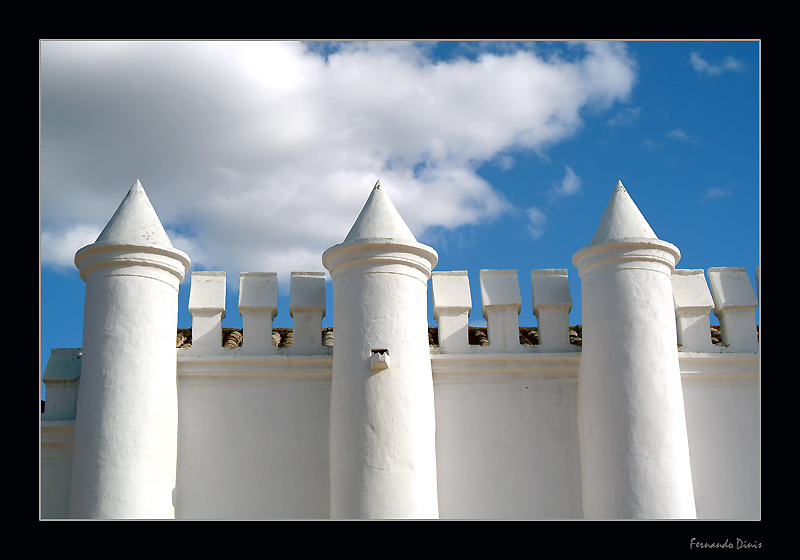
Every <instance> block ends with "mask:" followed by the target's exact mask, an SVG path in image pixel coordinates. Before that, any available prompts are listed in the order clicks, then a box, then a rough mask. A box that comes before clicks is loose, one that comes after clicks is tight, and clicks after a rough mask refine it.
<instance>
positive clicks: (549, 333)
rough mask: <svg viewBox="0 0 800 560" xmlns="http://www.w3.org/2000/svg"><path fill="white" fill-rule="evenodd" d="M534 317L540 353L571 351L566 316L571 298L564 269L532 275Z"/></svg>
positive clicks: (536, 271)
mask: <svg viewBox="0 0 800 560" xmlns="http://www.w3.org/2000/svg"><path fill="white" fill-rule="evenodd" d="M531 297H532V301H533V314H534V315H535V316H536V320H537V322H538V323H539V328H538V331H537V333H538V342H539V349H540V350H541V351H542V352H564V351H568V350H570V349H571V348H572V347H571V345H570V332H569V312H570V310H571V309H572V295H571V294H570V291H569V280H568V278H567V270H566V269H542V270H532V271H531Z"/></svg>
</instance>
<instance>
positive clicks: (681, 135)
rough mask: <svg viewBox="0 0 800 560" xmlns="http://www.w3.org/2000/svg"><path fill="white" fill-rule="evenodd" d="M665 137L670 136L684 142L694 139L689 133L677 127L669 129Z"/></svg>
mask: <svg viewBox="0 0 800 560" xmlns="http://www.w3.org/2000/svg"><path fill="white" fill-rule="evenodd" d="M667 138H671V139H672V140H683V141H686V142H692V141H693V140H694V139H693V138H692V137H691V136H690V135H689V134H687V133H686V132H684V131H683V130H681V129H679V128H675V129H673V130H670V131H669V132H668V133H667Z"/></svg>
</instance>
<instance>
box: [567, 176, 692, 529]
mask: <svg viewBox="0 0 800 560" xmlns="http://www.w3.org/2000/svg"><path fill="white" fill-rule="evenodd" d="M679 259H680V252H679V251H678V249H677V248H676V247H675V246H673V245H671V244H670V243H667V242H665V241H661V240H659V239H658V238H657V237H656V235H655V233H654V232H653V230H652V229H651V228H650V226H649V224H648V223H647V221H646V220H645V219H644V217H643V216H642V215H641V213H640V212H639V209H638V208H637V207H636V205H635V204H634V203H633V200H631V198H630V196H629V195H628V193H627V192H626V190H625V188H624V187H623V186H622V183H621V182H620V183H618V184H617V186H616V188H615V189H614V193H613V195H612V197H611V200H610V202H609V204H608V206H607V208H606V210H605V213H604V215H603V218H602V220H601V222H600V226H599V227H598V229H597V233H596V234H595V236H594V238H593V239H592V242H591V244H590V245H588V246H587V247H584V248H583V249H581V250H580V251H578V252H577V253H575V255H574V257H573V263H574V264H575V266H576V267H577V268H578V271H579V274H580V277H581V291H582V300H583V350H582V355H581V366H580V377H579V383H578V426H579V434H580V451H581V472H582V486H583V509H584V516H585V517H586V518H605V519H620V518H627V519H633V518H639V519H666V518H684V519H685V518H694V517H696V513H695V505H694V492H693V487H692V477H691V468H690V464H689V444H688V438H687V434H686V418H685V413H684V407H683V391H682V387H681V377H680V367H679V364H678V343H677V334H676V324H675V309H674V304H673V298H672V283H671V274H672V272H673V270H674V268H675V265H676V264H677V262H678V260H679Z"/></svg>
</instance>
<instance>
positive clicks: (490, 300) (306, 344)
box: [176, 267, 758, 357]
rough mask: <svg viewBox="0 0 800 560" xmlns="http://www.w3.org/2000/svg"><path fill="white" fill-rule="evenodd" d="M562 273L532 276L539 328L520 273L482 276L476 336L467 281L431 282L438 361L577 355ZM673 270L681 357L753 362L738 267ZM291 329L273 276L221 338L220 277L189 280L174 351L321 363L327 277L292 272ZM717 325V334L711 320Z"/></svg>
mask: <svg viewBox="0 0 800 560" xmlns="http://www.w3.org/2000/svg"><path fill="white" fill-rule="evenodd" d="M567 274H568V273H567V270H566V269H539V270H536V269H534V270H531V297H532V302H533V303H532V307H533V313H534V316H535V317H536V318H537V322H538V325H537V326H525V325H520V324H519V314H520V311H521V308H522V303H521V299H522V298H521V292H520V286H519V282H518V280H517V277H518V272H517V270H514V269H510V270H481V272H480V287H481V292H480V296H479V297H480V304H481V310H482V314H483V317H484V318H485V319H486V322H487V326H486V327H480V326H470V325H469V314H470V312H471V311H472V305H473V296H472V294H471V292H470V286H469V277H468V273H467V272H466V271H444V272H433V274H432V277H431V288H432V300H433V319H434V321H435V322H436V323H437V325H436V326H429V327H428V342H429V345H430V347H431V352H432V353H434V354H469V353H478V354H486V353H526V352H528V353H536V352H539V353H545V352H579V351H580V350H581V346H582V343H583V328H582V325H580V324H574V325H570V324H569V312H570V311H571V309H572V304H573V303H572V294H571V293H570V288H569V283H568V275H567ZM708 278H709V280H710V282H707V281H706V273H705V272H704V271H703V270H702V269H676V270H675V271H674V273H673V275H672V286H673V300H674V304H675V318H676V333H677V338H678V347H679V350H680V351H682V352H755V351H757V350H758V327H757V325H756V319H755V310H756V308H757V306H758V301H757V298H756V295H755V290H754V289H753V286H752V285H751V283H750V280H749V278H748V276H747V273H746V271H745V269H744V268H742V267H713V268H709V269H708ZM290 282H291V284H290V293H291V296H290V309H289V314H290V316H291V317H292V318H293V327H292V328H273V326H272V323H273V321H274V319H275V318H276V316H277V314H278V313H279V309H278V277H277V274H275V273H266V272H265V273H254V272H246V273H242V274H241V275H240V278H239V286H240V290H239V311H240V313H241V315H242V318H243V327H242V328H225V327H223V320H224V318H225V300H226V297H227V294H226V276H225V273H224V272H217V271H206V272H193V273H192V277H191V288H190V289H191V295H190V299H189V311H190V313H191V315H192V327H191V328H181V329H178V333H177V337H176V347H177V348H178V349H180V350H181V351H182V352H184V353H185V354H186V355H187V357H188V356H200V355H218V354H220V353H225V352H230V351H231V350H235V352H237V353H242V354H247V355H270V354H275V355H324V354H330V353H331V352H332V348H333V344H334V340H335V337H334V328H333V327H325V328H323V327H322V319H323V317H325V315H326V311H327V310H326V289H327V285H326V279H325V274H324V273H322V272H293V273H292V275H291V280H290ZM712 311H713V312H714V314H715V315H716V316H717V318H719V320H720V325H712V324H711V313H712Z"/></svg>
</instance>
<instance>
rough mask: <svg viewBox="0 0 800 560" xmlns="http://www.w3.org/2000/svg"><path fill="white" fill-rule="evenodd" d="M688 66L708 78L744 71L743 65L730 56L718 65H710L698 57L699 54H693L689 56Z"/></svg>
mask: <svg viewBox="0 0 800 560" xmlns="http://www.w3.org/2000/svg"><path fill="white" fill-rule="evenodd" d="M689 64H691V66H692V68H694V69H695V71H696V72H697V73H698V74H707V75H710V76H719V75H720V74H722V73H723V72H727V71H733V72H741V71H743V70H744V63H743V62H741V61H740V60H736V59H735V58H733V57H732V56H728V57H726V58H725V60H723V61H722V62H721V63H719V64H712V63H710V62H708V61H707V60H705V59H704V58H703V57H701V56H700V53H698V52H693V53H691V55H689Z"/></svg>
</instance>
